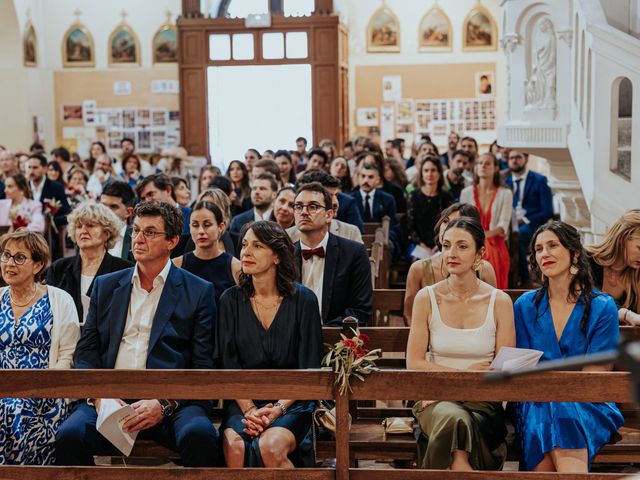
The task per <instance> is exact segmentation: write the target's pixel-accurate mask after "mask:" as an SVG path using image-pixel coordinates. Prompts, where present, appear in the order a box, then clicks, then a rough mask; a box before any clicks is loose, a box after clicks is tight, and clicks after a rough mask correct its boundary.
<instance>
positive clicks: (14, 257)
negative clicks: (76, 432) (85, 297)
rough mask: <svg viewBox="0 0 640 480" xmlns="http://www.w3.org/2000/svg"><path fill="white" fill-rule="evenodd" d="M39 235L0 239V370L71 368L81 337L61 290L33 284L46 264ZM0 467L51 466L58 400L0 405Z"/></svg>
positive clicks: (63, 408)
mask: <svg viewBox="0 0 640 480" xmlns="http://www.w3.org/2000/svg"><path fill="white" fill-rule="evenodd" d="M49 256H50V254H49V246H48V245H47V242H46V241H45V239H44V238H43V237H42V236H41V235H40V234H38V233H34V232H29V231H27V230H21V231H18V232H13V233H7V234H6V235H4V236H3V237H2V238H0V266H1V269H2V278H3V279H4V281H5V282H6V283H7V285H8V286H6V287H3V288H1V289H0V332H2V333H1V334H0V368H2V369H45V368H56V369H64V368H70V366H71V359H72V358H73V352H74V350H75V348H76V342H77V341H78V337H79V336H80V327H79V325H78V315H77V313H76V309H75V308H74V305H73V299H72V298H71V296H70V295H69V294H68V293H67V292H65V291H64V290H60V289H59V288H56V287H52V286H45V285H40V284H39V283H37V280H38V278H39V277H40V275H41V274H42V272H43V270H44V269H45V268H46V265H47V263H48V262H49ZM0 412H1V413H0V431H2V433H3V435H2V442H0V464H13V465H44V464H51V463H53V462H54V460H55V458H54V440H55V435H56V431H57V430H58V427H59V425H60V424H61V423H62V421H63V420H64V419H65V418H66V416H67V402H66V400H65V399H59V398H2V399H0Z"/></svg>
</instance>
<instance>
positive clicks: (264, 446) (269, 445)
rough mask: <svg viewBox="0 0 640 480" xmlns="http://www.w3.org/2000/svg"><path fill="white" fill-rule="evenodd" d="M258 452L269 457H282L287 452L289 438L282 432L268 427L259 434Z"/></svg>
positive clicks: (285, 455)
mask: <svg viewBox="0 0 640 480" xmlns="http://www.w3.org/2000/svg"><path fill="white" fill-rule="evenodd" d="M259 445H260V453H261V454H262V455H263V456H268V457H270V458H279V459H284V458H285V457H287V455H288V454H289V440H288V439H287V437H286V435H284V433H281V432H278V431H277V430H275V429H274V430H272V429H269V430H267V431H265V432H264V433H263V434H262V435H261V436H260V441H259Z"/></svg>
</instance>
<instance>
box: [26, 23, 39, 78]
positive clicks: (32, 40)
mask: <svg viewBox="0 0 640 480" xmlns="http://www.w3.org/2000/svg"><path fill="white" fill-rule="evenodd" d="M22 61H23V63H24V66H25V67H37V66H38V37H37V36H36V29H35V27H34V26H33V24H32V23H31V21H27V24H26V25H25V27H24V35H23V36H22Z"/></svg>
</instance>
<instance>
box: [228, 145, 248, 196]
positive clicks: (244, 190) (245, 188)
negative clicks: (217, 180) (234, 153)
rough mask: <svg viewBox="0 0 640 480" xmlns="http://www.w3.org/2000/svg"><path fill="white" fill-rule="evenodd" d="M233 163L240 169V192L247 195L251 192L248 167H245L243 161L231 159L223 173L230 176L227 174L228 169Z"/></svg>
mask: <svg viewBox="0 0 640 480" xmlns="http://www.w3.org/2000/svg"><path fill="white" fill-rule="evenodd" d="M250 150H251V149H250ZM234 164H235V165H238V166H239V167H240V170H242V180H241V185H240V188H241V190H242V194H243V195H248V194H249V193H251V186H250V185H249V169H248V168H247V166H246V165H245V163H244V162H242V161H240V160H232V161H231V163H229V166H228V167H227V173H225V175H226V176H227V177H229V178H231V176H230V175H229V171H230V170H231V166H232V165H234Z"/></svg>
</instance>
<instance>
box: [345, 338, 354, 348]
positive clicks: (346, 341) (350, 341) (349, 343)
mask: <svg viewBox="0 0 640 480" xmlns="http://www.w3.org/2000/svg"><path fill="white" fill-rule="evenodd" d="M343 343H344V344H345V345H346V346H347V347H349V348H350V349H351V350H353V349H354V348H356V342H354V341H353V340H351V339H349V338H347V339H346V340H345V341H344V342H343Z"/></svg>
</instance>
